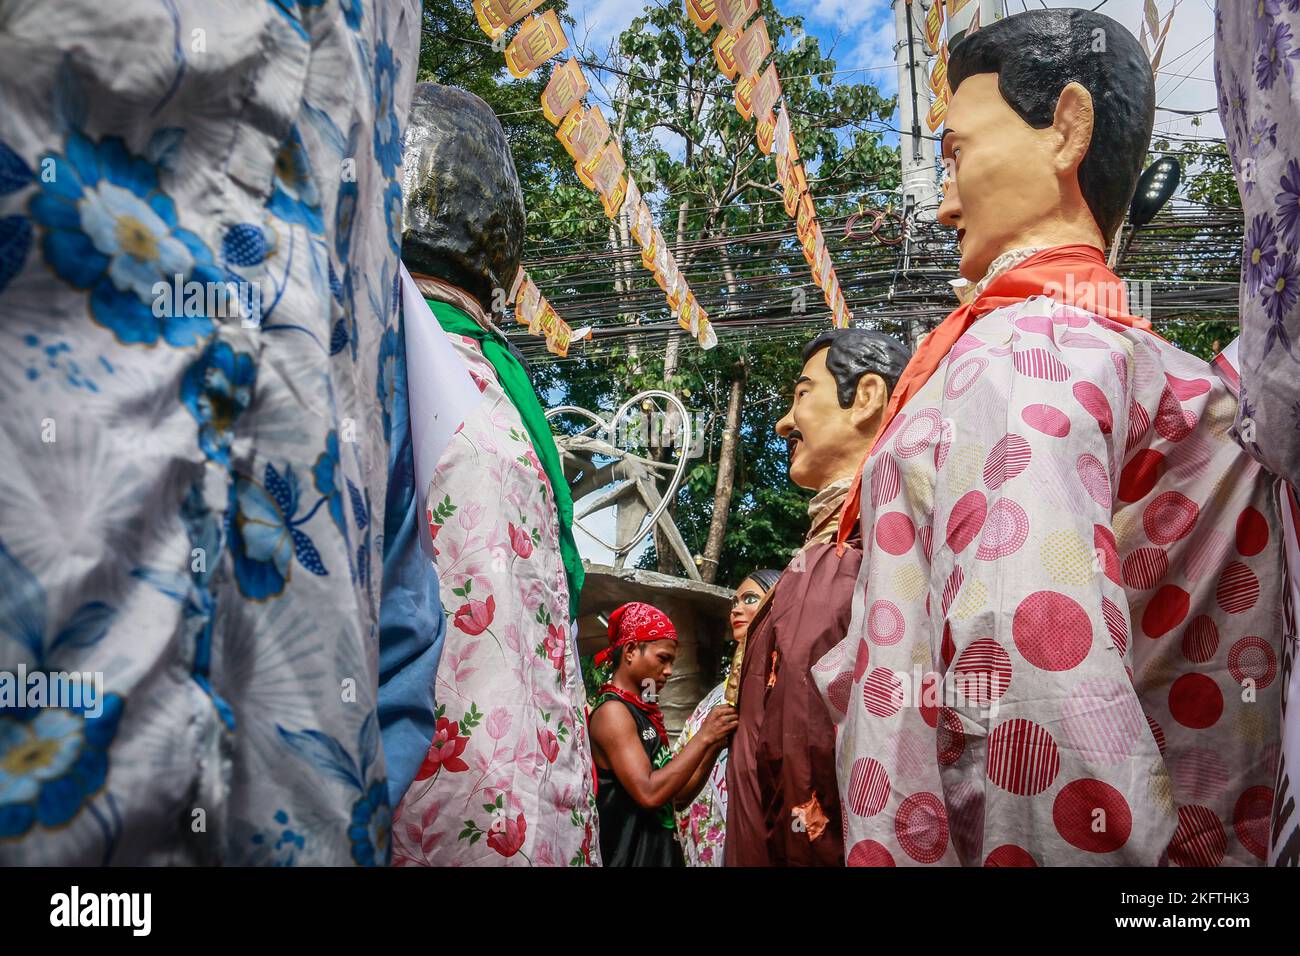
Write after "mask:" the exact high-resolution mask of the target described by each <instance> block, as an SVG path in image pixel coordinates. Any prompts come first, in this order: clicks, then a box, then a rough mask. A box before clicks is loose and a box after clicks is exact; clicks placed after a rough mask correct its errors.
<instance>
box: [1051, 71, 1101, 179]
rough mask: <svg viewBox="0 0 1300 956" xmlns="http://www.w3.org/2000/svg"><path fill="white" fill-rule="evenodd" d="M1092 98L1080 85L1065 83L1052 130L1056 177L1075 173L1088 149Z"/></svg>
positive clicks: (1090, 140)
mask: <svg viewBox="0 0 1300 956" xmlns="http://www.w3.org/2000/svg"><path fill="white" fill-rule="evenodd" d="M1092 127H1093V109H1092V94H1091V93H1089V92H1088V91H1087V89H1085V88H1084V86H1083V85H1082V84H1080V83H1068V84H1066V87H1065V89H1063V90H1061V95H1060V97H1059V98H1058V99H1057V101H1056V115H1055V116H1054V117H1053V118H1052V128H1053V129H1054V130H1055V131H1056V133H1057V136H1058V137H1059V140H1058V146H1057V153H1056V169H1057V172H1058V173H1060V174H1062V175H1063V174H1065V173H1073V172H1077V171H1078V169H1079V166H1080V164H1081V163H1082V162H1083V157H1084V156H1086V155H1087V153H1088V147H1089V146H1091V145H1092Z"/></svg>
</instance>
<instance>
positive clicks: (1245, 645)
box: [1228, 637, 1277, 690]
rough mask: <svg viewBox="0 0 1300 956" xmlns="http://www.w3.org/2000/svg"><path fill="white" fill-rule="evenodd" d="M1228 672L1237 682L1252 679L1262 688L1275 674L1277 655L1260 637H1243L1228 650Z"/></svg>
mask: <svg viewBox="0 0 1300 956" xmlns="http://www.w3.org/2000/svg"><path fill="white" fill-rule="evenodd" d="M1228 673H1229V674H1231V675H1232V679H1233V680H1235V681H1236V682H1237V683H1238V684H1241V685H1243V686H1244V685H1245V683H1246V681H1248V680H1253V681H1254V682H1255V686H1256V687H1257V688H1259V689H1260V690H1263V689H1264V688H1265V687H1267V686H1268V685H1269V684H1271V683H1273V678H1274V677H1276V676H1277V655H1276V654H1275V653H1273V648H1272V647H1270V646H1269V643H1268V641H1266V640H1264V639H1263V638H1262V637H1243V638H1242V639H1241V640H1239V641H1237V643H1235V644H1233V645H1232V649H1231V650H1230V651H1228Z"/></svg>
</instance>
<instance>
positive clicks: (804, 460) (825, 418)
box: [776, 348, 885, 491]
mask: <svg viewBox="0 0 1300 956" xmlns="http://www.w3.org/2000/svg"><path fill="white" fill-rule="evenodd" d="M829 354H830V349H828V348H826V349H819V350H818V351H817V352H816V353H814V354H813V356H812V357H811V358H809V359H808V361H806V362H804V366H803V371H802V372H801V373H800V375H799V378H798V379H797V380H796V381H795V386H794V403H793V404H792V405H791V406H790V410H789V411H788V412H786V414H785V417H784V418H782V419H781V420H780V421H779V422H777V423H776V433H777V434H778V435H780V436H781V437H782V438H784V439H785V440H786V444H787V445H788V446H789V450H790V480H791V481H793V482H794V483H795V484H796V485H798V486H799V487H800V488H811V489H812V490H814V491H820V490H821V489H823V488H825V487H826V486H827V485H829V484H830V483H831V482H833V481H837V480H838V479H840V478H847V477H850V476H852V475H853V473H854V471H856V470H857V467H858V466H859V465H860V464H861V463H862V459H863V457H864V456H865V455H866V453H867V450H868V449H869V448H870V447H871V440H872V439H873V438H874V437H875V431H876V428H875V427H873V426H872V422H874V423H875V425H876V426H878V425H879V421H880V411H881V409H882V408H883V407H884V404H885V387H884V382H883V381H882V380H881V379H880V377H879V376H876V375H870V374H867V375H863V376H862V380H860V381H859V383H858V389H857V391H856V393H855V397H854V402H853V404H852V405H850V406H849V407H848V408H844V407H842V406H841V405H840V403H839V398H838V397H837V390H836V383H835V376H834V375H832V374H831V372H830V370H829V369H827V368H826V357H827V355H829ZM868 379H871V380H872V381H870V382H868V381H867V380H868Z"/></svg>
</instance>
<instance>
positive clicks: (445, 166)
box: [402, 83, 524, 311]
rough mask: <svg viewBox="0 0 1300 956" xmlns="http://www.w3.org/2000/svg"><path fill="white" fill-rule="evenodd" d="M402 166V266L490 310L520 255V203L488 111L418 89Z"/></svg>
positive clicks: (424, 86)
mask: <svg viewBox="0 0 1300 956" xmlns="http://www.w3.org/2000/svg"><path fill="white" fill-rule="evenodd" d="M403 162H404V163H405V167H406V176H407V180H408V182H407V188H406V189H405V191H404V194H403V209H402V213H403V224H402V230H403V231H402V261H403V262H405V263H406V266H407V268H408V269H410V270H411V271H412V272H421V273H424V274H425V275H431V276H434V277H435V278H439V279H443V280H445V281H447V282H450V283H452V284H453V285H456V286H459V287H460V288H462V289H464V290H465V291H466V292H468V293H470V294H471V295H473V296H474V297H475V298H476V299H478V300H479V304H480V305H482V306H483V307H484V309H486V310H488V311H491V307H492V300H493V293H494V290H496V289H502V290H505V291H509V289H510V287H511V285H513V283H514V281H515V273H516V272H518V270H519V261H520V258H521V257H522V256H523V251H524V196H523V192H522V190H521V189H520V187H519V176H518V175H517V174H516V172H515V164H514V159H513V158H512V157H511V154H510V143H509V142H508V141H507V140H506V134H505V131H504V130H503V129H502V128H501V123H500V121H499V120H497V118H496V114H495V113H493V112H492V107H490V106H488V105H487V103H485V102H483V100H481V99H479V98H478V97H477V96H475V95H474V94H473V93H469V92H466V91H465V90H461V89H457V88H456V87H453V86H440V85H439V84H437V83H417V84H416V86H415V93H414V95H413V96H412V99H411V114H410V120H409V122H408V125H407V134H406V152H405V155H404V157H403Z"/></svg>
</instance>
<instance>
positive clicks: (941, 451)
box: [934, 421, 953, 471]
mask: <svg viewBox="0 0 1300 956" xmlns="http://www.w3.org/2000/svg"><path fill="white" fill-rule="evenodd" d="M952 439H953V427H952V423H951V422H946V421H945V422H944V423H943V427H942V428H941V429H940V430H939V440H938V441H937V442H935V445H934V470H935V471H942V470H943V463H944V462H946V461H947V460H948V451H949V450H950V449H951V448H952Z"/></svg>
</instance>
